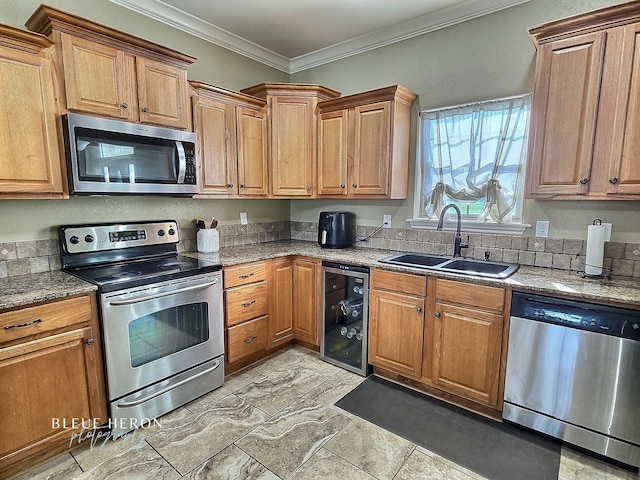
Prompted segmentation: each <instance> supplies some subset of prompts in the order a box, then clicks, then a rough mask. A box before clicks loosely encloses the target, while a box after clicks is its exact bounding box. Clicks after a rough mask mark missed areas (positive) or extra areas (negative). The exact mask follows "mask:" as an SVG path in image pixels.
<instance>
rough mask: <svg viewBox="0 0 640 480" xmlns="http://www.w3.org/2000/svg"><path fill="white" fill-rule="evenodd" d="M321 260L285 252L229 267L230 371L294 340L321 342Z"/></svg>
mask: <svg viewBox="0 0 640 480" xmlns="http://www.w3.org/2000/svg"><path fill="white" fill-rule="evenodd" d="M319 265H320V262H319V261H318V260H316V259H313V258H306V257H284V258H277V259H273V260H266V261H260V262H253V263H246V264H240V265H234V266H231V267H225V269H224V278H225V326H226V328H225V335H226V346H227V348H226V359H227V366H226V371H227V372H233V371H235V370H237V369H238V368H242V367H244V366H245V365H248V364H250V363H253V362H254V361H256V360H259V359H260V358H261V357H263V356H265V355H267V354H268V353H270V352H271V351H273V350H274V349H275V348H277V347H280V346H282V345H285V344H287V343H289V342H292V341H294V340H295V341H298V342H301V343H303V344H305V345H307V346H310V347H314V348H315V347H318V346H319V345H320V336H319V334H318V325H319V323H318V315H319V305H318V293H317V292H318V288H319V274H320V266H319Z"/></svg>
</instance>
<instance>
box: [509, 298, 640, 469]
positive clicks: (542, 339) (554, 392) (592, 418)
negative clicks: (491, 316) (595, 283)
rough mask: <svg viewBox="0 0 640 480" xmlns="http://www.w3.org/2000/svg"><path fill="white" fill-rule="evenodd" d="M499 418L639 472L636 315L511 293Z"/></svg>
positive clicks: (639, 334) (639, 333)
mask: <svg viewBox="0 0 640 480" xmlns="http://www.w3.org/2000/svg"><path fill="white" fill-rule="evenodd" d="M511 315H512V316H511V323H510V331H509V350H508V356H507V374H506V384H505V398H504V400H505V403H504V410H503V418H504V419H505V420H509V421H511V422H514V423H518V424H521V425H524V426H526V427H528V428H531V429H534V430H538V431H540V432H543V433H546V434H548V435H551V436H554V437H557V438H559V439H562V440H565V441H567V442H569V443H572V444H575V445H578V446H580V447H583V448H585V449H587V450H590V451H593V452H595V453H598V454H600V455H603V456H606V457H609V458H611V459H614V460H616V461H619V462H622V463H625V464H627V465H631V466H633V467H638V466H640V409H639V408H638V402H639V399H640V374H639V371H638V368H639V367H640V311H637V310H629V309H623V308H617V307H609V306H601V305H595V304H590V303H585V302H577V301H570V300H562V299H556V298H549V297H544V296H539V295H529V294H521V293H514V294H513V300H512V309H511Z"/></svg>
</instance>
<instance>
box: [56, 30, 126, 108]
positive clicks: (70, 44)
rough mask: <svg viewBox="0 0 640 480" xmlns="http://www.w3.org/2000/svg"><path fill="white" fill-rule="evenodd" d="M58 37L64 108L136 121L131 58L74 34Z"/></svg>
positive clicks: (120, 51)
mask: <svg viewBox="0 0 640 480" xmlns="http://www.w3.org/2000/svg"><path fill="white" fill-rule="evenodd" d="M60 38H61V40H62V58H63V63H64V79H65V91H66V94H67V108H68V109H69V110H76V111H80V112H86V113H90V114H97V115H108V116H111V117H118V118H121V119H125V120H138V105H137V100H138V99H137V97H136V95H135V91H136V83H135V82H136V81H135V70H134V69H135V66H134V62H135V61H134V58H133V57H132V56H130V55H125V53H124V52H123V51H122V50H118V49H115V48H112V47H108V46H106V45H102V44H99V43H96V42H92V41H90V40H85V39H82V38H78V37H74V36H73V35H68V34H64V33H63V34H61V35H60Z"/></svg>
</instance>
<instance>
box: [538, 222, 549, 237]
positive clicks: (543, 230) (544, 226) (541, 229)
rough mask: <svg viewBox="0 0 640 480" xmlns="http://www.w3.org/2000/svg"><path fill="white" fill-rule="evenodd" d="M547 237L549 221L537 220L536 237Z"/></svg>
mask: <svg viewBox="0 0 640 480" xmlns="http://www.w3.org/2000/svg"><path fill="white" fill-rule="evenodd" d="M548 236H549V221H548V220H538V221H537V222H536V237H548Z"/></svg>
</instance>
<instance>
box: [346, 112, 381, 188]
mask: <svg viewBox="0 0 640 480" xmlns="http://www.w3.org/2000/svg"><path fill="white" fill-rule="evenodd" d="M353 115H354V120H353V125H354V128H353V132H352V135H353V149H352V153H350V155H352V156H353V168H352V171H351V175H350V180H349V181H350V184H349V194H350V195H386V194H387V193H388V192H389V162H390V161H391V149H390V141H389V140H390V139H389V129H390V125H391V102H390V101H387V102H379V103H374V104H371V105H364V106H361V107H356V108H355V109H354V110H353Z"/></svg>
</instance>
